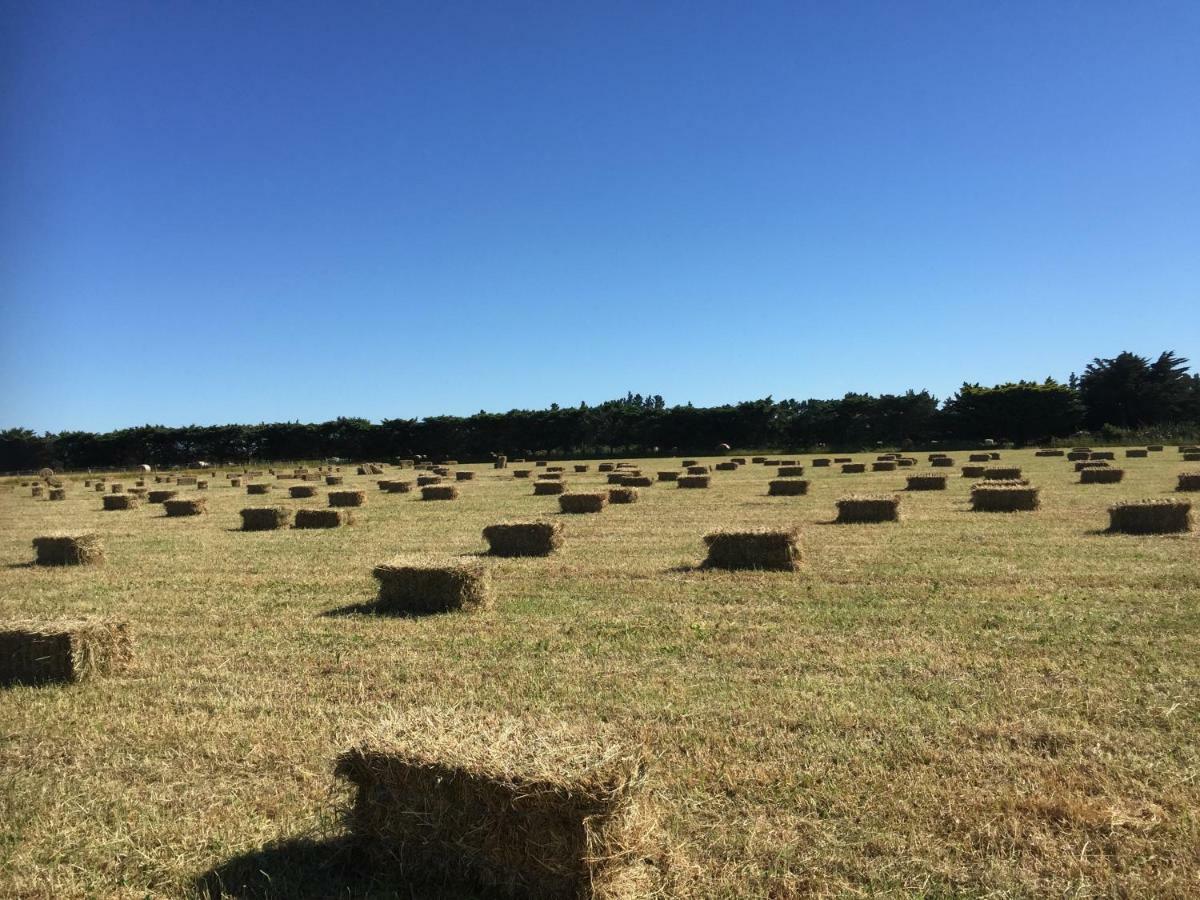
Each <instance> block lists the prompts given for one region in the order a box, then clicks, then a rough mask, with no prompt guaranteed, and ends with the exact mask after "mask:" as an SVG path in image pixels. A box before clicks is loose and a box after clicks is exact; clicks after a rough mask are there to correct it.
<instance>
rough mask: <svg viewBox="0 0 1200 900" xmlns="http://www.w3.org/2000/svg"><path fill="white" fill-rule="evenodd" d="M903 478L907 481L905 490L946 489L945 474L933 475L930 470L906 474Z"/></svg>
mask: <svg viewBox="0 0 1200 900" xmlns="http://www.w3.org/2000/svg"><path fill="white" fill-rule="evenodd" d="M905 478H906V480H907V482H908V484H907V486H906V488H905V489H906V490H910V491H944V490H945V489H946V476H945V475H934V474H933V473H932V472H927V473H923V474H920V475H907V476H905Z"/></svg>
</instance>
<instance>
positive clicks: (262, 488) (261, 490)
mask: <svg viewBox="0 0 1200 900" xmlns="http://www.w3.org/2000/svg"><path fill="white" fill-rule="evenodd" d="M246 493H247V494H269V493H271V485H270V484H269V483H268V482H265V481H260V482H258V483H256V484H248V485H246Z"/></svg>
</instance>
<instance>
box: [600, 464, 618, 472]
mask: <svg viewBox="0 0 1200 900" xmlns="http://www.w3.org/2000/svg"><path fill="white" fill-rule="evenodd" d="M615 469H616V466H615V465H613V464H612V463H610V462H602V463H600V465H598V466H596V471H597V472H612V471H613V470H615Z"/></svg>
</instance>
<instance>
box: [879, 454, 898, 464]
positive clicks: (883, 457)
mask: <svg viewBox="0 0 1200 900" xmlns="http://www.w3.org/2000/svg"><path fill="white" fill-rule="evenodd" d="M897 458H898V455H897V454H895V453H881V454H879V456H876V457H875V461H876V462H893V461H895V460H896V459H897Z"/></svg>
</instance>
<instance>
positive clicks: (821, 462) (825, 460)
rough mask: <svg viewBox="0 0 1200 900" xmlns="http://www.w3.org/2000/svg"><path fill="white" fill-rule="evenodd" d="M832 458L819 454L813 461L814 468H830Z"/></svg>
mask: <svg viewBox="0 0 1200 900" xmlns="http://www.w3.org/2000/svg"><path fill="white" fill-rule="evenodd" d="M831 462H832V460H831V459H830V458H829V457H828V456H818V457H817V458H816V459H814V460H813V461H812V464H813V468H814V469H828V468H829V464H830V463H831Z"/></svg>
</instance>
